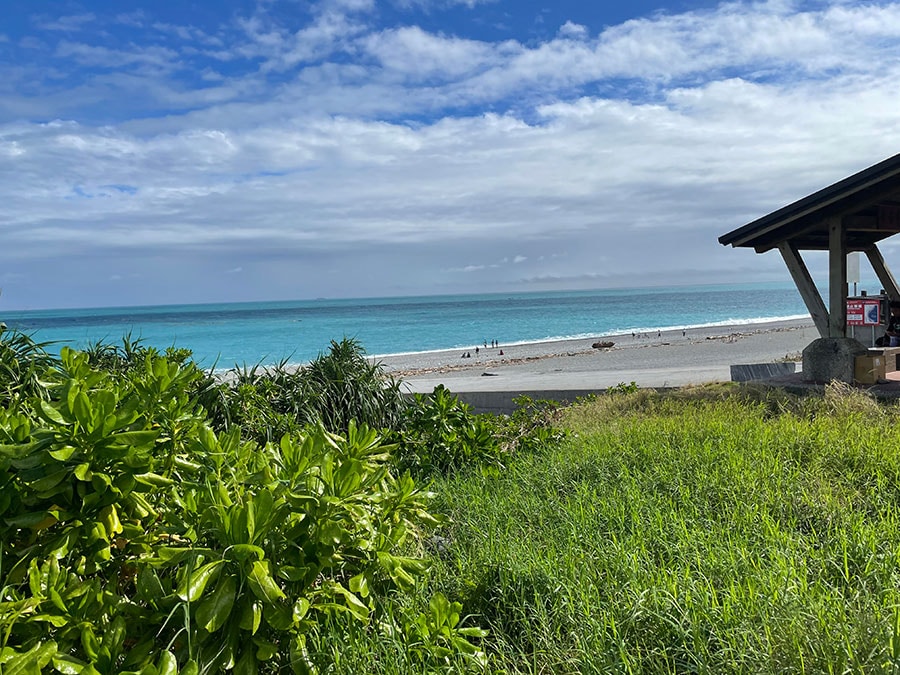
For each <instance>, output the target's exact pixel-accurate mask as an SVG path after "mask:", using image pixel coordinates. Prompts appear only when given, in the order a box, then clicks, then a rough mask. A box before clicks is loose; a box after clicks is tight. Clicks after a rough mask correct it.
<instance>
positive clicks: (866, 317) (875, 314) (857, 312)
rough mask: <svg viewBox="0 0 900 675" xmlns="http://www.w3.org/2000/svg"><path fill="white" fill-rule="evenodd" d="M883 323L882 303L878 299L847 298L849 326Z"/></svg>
mask: <svg viewBox="0 0 900 675" xmlns="http://www.w3.org/2000/svg"><path fill="white" fill-rule="evenodd" d="M880 323H881V303H880V302H879V301H877V300H859V299H848V300H847V325H848V326H877V325H878V324H880Z"/></svg>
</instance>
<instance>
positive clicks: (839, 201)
mask: <svg viewBox="0 0 900 675" xmlns="http://www.w3.org/2000/svg"><path fill="white" fill-rule="evenodd" d="M835 217H840V218H841V219H842V223H843V225H844V228H845V231H846V237H847V239H846V242H847V251H848V252H849V251H865V250H868V249H871V248H872V246H874V245H875V244H876V243H877V242H879V241H881V240H882V239H886V238H887V237H890V236H892V235H894V234H897V233H900V154H897V155H894V156H893V157H890V158H888V159H886V160H884V161H883V162H879V163H878V164H875V165H873V166H870V167H869V168H868V169H863V170H862V171H860V172H859V173H855V174H853V175H852V176H849V177H848V178H844V179H843V180H841V181H838V182H837V183H835V184H834V185H829V186H828V187H826V188H823V189H821V190H819V191H818V192H815V193H813V194H811V195H809V196H808V197H804V198H803V199H800V200H797V201H796V202H794V203H793V204H788V205H787V206H784V207H782V208H780V209H778V210H777V211H773V212H772V213H770V214H769V215H767V216H763V217H762V218H759V219H757V220H754V221H753V222H752V223H748V224H746V225H744V226H743V227H739V228H738V229H736V230H732V231H731V232H729V233H727V234H723V235H722V236H721V237H719V243H721V244H723V245H725V246H727V245H729V244H731V245H732V246H735V247H746V248H753V249H755V250H756V252H757V253H764V252H765V251H768V250H770V249H773V248H775V247H777V246H778V245H779V244H780V243H781V242H789V243H790V244H792V245H793V246H794V247H795V248H796V249H797V250H824V251H827V250H828V247H829V240H828V232H829V226H828V220H829V219H830V218H835Z"/></svg>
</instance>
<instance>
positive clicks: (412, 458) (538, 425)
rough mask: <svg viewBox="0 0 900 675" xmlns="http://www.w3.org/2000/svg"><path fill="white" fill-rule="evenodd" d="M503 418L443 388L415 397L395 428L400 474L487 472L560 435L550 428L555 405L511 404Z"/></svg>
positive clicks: (524, 401) (537, 403)
mask: <svg viewBox="0 0 900 675" xmlns="http://www.w3.org/2000/svg"><path fill="white" fill-rule="evenodd" d="M516 403H517V404H518V408H517V410H516V411H515V412H514V413H513V414H512V415H511V416H509V417H506V416H498V415H490V414H475V413H474V412H473V410H472V407H471V406H469V405H467V404H465V403H463V402H462V401H460V400H459V398H458V397H457V396H456V395H455V394H453V393H452V392H450V390H449V389H447V388H446V387H444V386H443V385H438V386H437V387H435V389H434V391H433V392H432V393H431V394H427V395H426V394H416V395H415V396H414V397H413V402H412V404H411V405H410V406H409V409H408V410H407V412H406V416H405V419H404V422H403V424H402V426H401V427H400V429H399V430H398V432H397V434H396V437H397V439H398V441H397V442H398V450H397V460H398V466H399V467H400V470H409V471H411V472H412V473H413V474H414V475H416V476H431V475H448V474H451V473H453V472H455V471H458V470H460V469H463V468H474V469H477V470H482V471H493V470H497V469H500V468H502V467H503V465H504V462H505V461H506V460H507V458H509V457H511V456H512V455H514V454H515V453H517V452H523V451H531V450H535V449H538V448H540V447H543V446H545V445H546V444H547V443H550V442H552V441H555V440H559V439H560V438H561V437H562V434H561V432H559V431H558V430H556V429H555V428H554V426H553V422H554V419H555V412H556V405H555V404H552V403H550V402H547V401H541V402H535V401H532V400H531V399H528V398H527V397H522V398H520V399H517V400H516Z"/></svg>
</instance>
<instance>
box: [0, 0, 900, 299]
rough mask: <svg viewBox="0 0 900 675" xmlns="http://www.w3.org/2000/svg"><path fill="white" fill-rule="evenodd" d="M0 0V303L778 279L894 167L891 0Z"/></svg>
mask: <svg viewBox="0 0 900 675" xmlns="http://www.w3.org/2000/svg"><path fill="white" fill-rule="evenodd" d="M12 4H13V5H14V7H13V9H18V10H19V11H10V12H8V16H7V18H6V19H3V20H0V178H2V180H0V200H2V203H3V204H4V208H3V209H0V238H2V241H3V242H4V245H3V246H2V247H0V287H2V288H3V295H2V296H0V307H6V308H7V309H29V308H40V307H76V306H99V305H132V304H169V303H181V302H216V301H236V302H237V301H246V300H276V299H293V298H311V297H323V296H328V297H360V296H377V295H418V294H439V293H464V292H488V291H504V292H507V291H509V292H511V291H522V290H555V289H576V288H604V287H619V286H651V285H667V284H686V283H720V282H737V281H769V280H787V279H788V275H787V272H786V271H785V270H784V265H783V263H782V262H781V260H780V258H779V257H778V256H777V255H775V254H769V255H765V256H757V255H754V254H753V253H752V252H748V251H735V250H733V249H730V248H725V247H722V246H721V245H719V244H718V242H717V237H718V236H719V235H721V234H723V233H724V232H726V231H729V230H731V229H734V228H736V227H739V226H740V225H743V224H745V223H746V222H749V221H751V220H753V219H755V218H757V217H760V216H762V215H764V214H766V213H768V212H769V211H771V210H773V209H775V208H778V207H779V206H782V205H784V204H786V203H788V202H791V201H793V200H795V199H798V198H800V197H803V196H804V195H806V194H809V193H810V192H812V191H815V190H817V189H819V188H821V187H824V186H826V185H828V184H830V183H833V182H835V181H837V180H839V179H841V178H843V177H845V176H847V175H849V174H851V173H853V172H855V171H858V170H860V169H863V168H865V167H866V166H869V165H871V164H873V163H875V162H877V161H880V160H882V159H884V158H886V157H889V156H891V155H894V154H896V153H897V152H900V115H898V114H897V102H898V94H900V3H897V2H855V1H852V0H820V1H808V2H803V1H799V0H798V1H791V0H768V1H763V2H724V3H721V4H714V3H710V2H693V3H692V2H682V3H679V4H675V3H670V4H669V5H668V6H664V5H653V4H651V3H645V2H637V3H635V5H634V8H633V12H634V15H633V16H627V17H623V16H619V15H615V16H614V15H610V14H604V11H606V10H603V9H602V8H590V9H585V8H584V7H582V6H581V5H582V4H583V3H575V2H565V1H561V2H558V3H554V4H553V5H552V6H548V5H545V4H544V3H541V2H533V1H531V0H520V1H518V2H513V0H495V1H493V2H478V1H477V0H440V1H438V0H395V1H394V2H389V1H386V0H385V1H378V2H376V1H375V0H318V1H314V2H294V1H291V0H265V1H263V0H260V1H259V2H250V1H246V0H227V2H224V3H222V5H221V7H218V6H217V7H216V8H208V9H196V8H195V9H193V10H190V9H178V10H176V9H173V8H169V9H166V10H165V11H163V10H160V9H158V8H156V7H155V6H154V5H152V4H150V3H146V2H144V3H141V2H112V0H106V1H101V0H97V1H96V2H91V3H83V4H82V5H81V6H82V7H83V11H72V9H73V7H76V8H77V7H78V5H73V4H72V3H68V2H66V3H55V2H42V3H39V4H37V5H32V4H30V3H26V2H24V0H12ZM37 7H39V8H40V9H36V8H37ZM214 10H215V11H214ZM883 251H884V253H885V255H886V257H887V258H888V261H889V263H890V262H891V260H892V256H893V255H896V254H898V253H900V247H898V246H897V245H896V244H894V243H893V242H892V241H891V240H888V241H887V242H886V243H885V245H884V246H883Z"/></svg>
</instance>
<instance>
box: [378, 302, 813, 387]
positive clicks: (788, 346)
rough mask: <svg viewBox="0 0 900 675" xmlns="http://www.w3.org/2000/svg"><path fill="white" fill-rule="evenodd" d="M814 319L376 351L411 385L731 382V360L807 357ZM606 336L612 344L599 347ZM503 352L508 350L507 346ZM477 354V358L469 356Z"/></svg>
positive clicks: (386, 368)
mask: <svg viewBox="0 0 900 675" xmlns="http://www.w3.org/2000/svg"><path fill="white" fill-rule="evenodd" d="M818 337H819V335H818V331H816V329H815V327H814V325H813V322H812V320H811V319H810V318H809V317H806V318H800V319H787V320H776V321H765V322H751V323H732V324H726V325H714V326H702V327H697V328H685V329H675V330H658V331H654V332H644V333H638V332H635V333H631V332H628V333H619V334H617V335H600V334H598V335H597V336H595V337H591V338H578V339H568V340H550V341H544V342H533V343H519V344H514V343H510V344H507V345H504V344H503V343H501V344H500V346H499V347H497V348H491V347H488V348H484V347H483V346H481V345H479V346H478V350H477V352H476V348H475V347H472V348H471V349H468V348H467V349H465V350H461V349H445V350H438V351H429V352H418V353H413V354H394V355H386V356H383V357H372V360H373V361H374V362H377V363H380V364H381V365H382V367H383V369H384V371H385V372H386V373H387V374H389V375H392V376H394V377H397V378H398V379H401V380H402V381H403V387H404V389H405V390H406V391H409V392H417V393H427V392H431V391H432V390H433V389H434V387H436V386H437V385H439V384H443V385H445V386H446V387H447V388H449V389H450V390H451V391H459V392H472V391H516V390H520V391H532V390H550V389H553V390H565V389H605V388H607V387H611V386H615V385H617V384H619V383H630V382H635V383H636V384H637V385H638V386H643V387H659V386H684V385H690V384H702V383H705V382H714V381H728V380H730V366H731V365H736V364H748V363H773V362H776V361H788V360H794V361H799V359H800V355H801V352H802V350H803V349H804V348H805V347H806V345H808V344H809V343H810V342H812V341H813V340H814V339H816V338H818ZM598 342H612V343H613V345H612V346H610V347H606V348H595V347H593V346H592V345H593V344H594V343H598ZM501 350H502V351H503V354H502V355H501V354H500V351H501ZM464 353H469V354H470V355H471V357H470V358H464V357H463V356H462V354H464Z"/></svg>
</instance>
